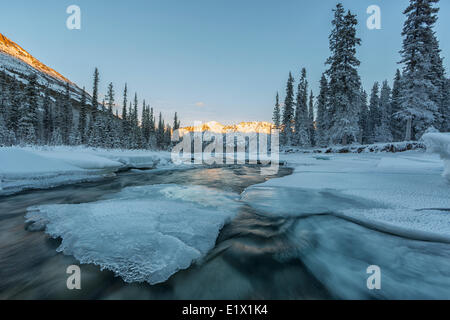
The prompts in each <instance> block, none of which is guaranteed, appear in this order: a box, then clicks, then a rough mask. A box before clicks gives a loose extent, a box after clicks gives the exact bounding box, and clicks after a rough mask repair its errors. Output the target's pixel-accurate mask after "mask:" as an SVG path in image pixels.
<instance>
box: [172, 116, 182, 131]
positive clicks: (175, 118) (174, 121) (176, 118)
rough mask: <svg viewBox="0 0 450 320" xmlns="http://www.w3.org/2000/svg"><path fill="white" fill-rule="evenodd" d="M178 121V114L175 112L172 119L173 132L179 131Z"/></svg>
mask: <svg viewBox="0 0 450 320" xmlns="http://www.w3.org/2000/svg"><path fill="white" fill-rule="evenodd" d="M180 125H181V124H180V120H179V119H178V113H177V112H175V115H174V117H173V130H178V129H180Z"/></svg>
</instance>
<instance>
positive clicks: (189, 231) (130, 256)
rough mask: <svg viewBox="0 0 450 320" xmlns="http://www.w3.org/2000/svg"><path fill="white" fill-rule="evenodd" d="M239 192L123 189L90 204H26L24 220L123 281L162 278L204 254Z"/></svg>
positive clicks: (233, 207)
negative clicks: (36, 224)
mask: <svg viewBox="0 0 450 320" xmlns="http://www.w3.org/2000/svg"><path fill="white" fill-rule="evenodd" d="M237 200H238V196H237V195H235V194H232V193H227V192H221V191H218V190H211V189H209V188H207V187H201V186H179V185H153V186H141V187H131V188H126V189H124V190H123V191H121V192H120V193H118V194H115V195H112V196H109V199H104V200H101V201H98V202H95V203H87V204H77V205H49V206H39V207H35V208H30V209H29V213H28V214H27V218H28V221H29V222H35V223H38V224H42V223H45V224H46V232H47V233H48V234H49V235H50V236H52V237H54V238H57V237H60V238H62V243H61V245H60V247H59V248H58V251H60V252H63V253H64V254H67V255H73V256H74V257H75V258H76V259H78V260H79V261H80V262H81V263H93V264H96V265H99V266H101V268H102V269H108V270H112V271H114V272H115V273H116V274H117V275H119V276H121V277H122V278H123V279H124V280H125V281H126V282H143V281H147V282H149V283H151V284H155V283H160V282H164V281H165V280H167V279H168V278H169V277H170V276H171V275H172V274H174V273H176V272H177V271H178V270H181V269H186V268H188V267H189V266H190V265H191V263H192V262H193V261H196V260H198V259H200V258H202V257H204V256H205V255H206V254H207V252H208V251H209V250H211V249H212V248H213V247H214V245H215V241H216V238H217V236H218V233H219V231H220V230H221V229H222V227H223V226H224V224H225V223H226V222H227V221H228V220H229V219H231V218H232V217H233V216H234V215H235V214H236V212H237V210H238V207H239V203H238V202H237Z"/></svg>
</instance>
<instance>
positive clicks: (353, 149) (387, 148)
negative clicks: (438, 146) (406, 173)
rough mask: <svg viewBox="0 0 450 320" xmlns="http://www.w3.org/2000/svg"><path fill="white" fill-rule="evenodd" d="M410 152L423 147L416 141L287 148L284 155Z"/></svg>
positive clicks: (423, 148) (423, 147) (423, 146)
mask: <svg viewBox="0 0 450 320" xmlns="http://www.w3.org/2000/svg"><path fill="white" fill-rule="evenodd" d="M411 150H425V145H424V144H423V143H422V142H417V141H404V142H388V143H374V144H369V145H360V144H352V145H349V146H332V147H329V148H316V149H313V148H309V149H304V148H299V147H287V148H285V149H284V152H286V153H340V154H342V153H381V152H390V153H396V152H405V151H411Z"/></svg>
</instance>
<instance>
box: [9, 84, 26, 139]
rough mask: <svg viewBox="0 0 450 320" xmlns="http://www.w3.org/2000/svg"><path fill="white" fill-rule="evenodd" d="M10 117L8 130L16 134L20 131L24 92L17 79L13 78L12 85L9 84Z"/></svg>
mask: <svg viewBox="0 0 450 320" xmlns="http://www.w3.org/2000/svg"><path fill="white" fill-rule="evenodd" d="M8 96H9V105H10V109H9V116H8V120H7V126H8V129H9V130H10V131H12V132H14V133H15V134H16V137H17V133H18V129H19V118H20V110H21V105H22V102H21V101H22V92H21V91H20V88H19V85H18V82H17V80H16V77H15V76H14V77H13V78H12V81H11V83H10V84H9V92H8Z"/></svg>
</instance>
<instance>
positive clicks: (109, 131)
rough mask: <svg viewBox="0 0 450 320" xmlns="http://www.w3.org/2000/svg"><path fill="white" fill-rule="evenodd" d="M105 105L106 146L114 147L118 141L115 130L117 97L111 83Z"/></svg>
mask: <svg viewBox="0 0 450 320" xmlns="http://www.w3.org/2000/svg"><path fill="white" fill-rule="evenodd" d="M105 104H106V105H105V106H106V109H107V111H106V114H105V129H106V132H105V141H104V146H105V147H106V148H114V144H115V141H116V132H115V126H114V110H113V109H114V105H115V98H114V86H113V84H112V82H111V83H109V85H108V91H107V93H106V100H105Z"/></svg>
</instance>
